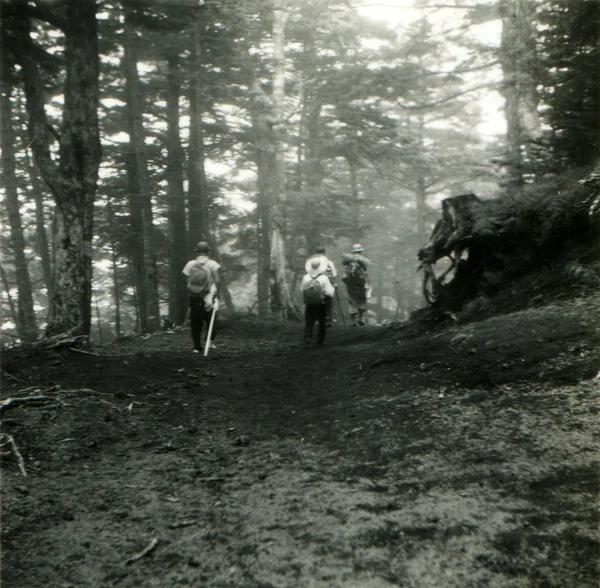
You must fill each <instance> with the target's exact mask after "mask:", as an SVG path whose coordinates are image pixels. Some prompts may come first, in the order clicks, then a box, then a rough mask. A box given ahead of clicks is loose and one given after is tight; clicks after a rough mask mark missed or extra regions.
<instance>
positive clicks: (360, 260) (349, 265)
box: [342, 243, 370, 327]
mask: <svg viewBox="0 0 600 588" xmlns="http://www.w3.org/2000/svg"><path fill="white" fill-rule="evenodd" d="M369 263H370V262H369V260H368V259H367V258H366V257H364V256H363V248H362V245H360V244H359V243H356V244H355V245H352V253H351V254H349V253H344V256H343V258H342V265H343V266H344V268H345V270H346V273H345V275H344V277H343V278H342V282H344V284H346V290H347V291H348V307H349V312H350V318H351V319H352V326H357V325H359V326H361V327H362V326H364V324H365V321H364V319H363V316H364V314H365V311H366V310H367V291H368V289H369V275H368V273H367V272H368V269H369Z"/></svg>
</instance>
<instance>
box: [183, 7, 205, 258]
mask: <svg viewBox="0 0 600 588" xmlns="http://www.w3.org/2000/svg"><path fill="white" fill-rule="evenodd" d="M200 28H201V21H200V20H199V18H198V20H196V21H195V23H194V31H193V32H194V37H193V43H192V48H191V63H192V71H193V72H194V75H193V77H192V83H191V84H190V90H189V93H190V139H189V149H188V182H189V188H188V229H189V235H188V241H189V243H188V254H190V255H191V254H192V252H193V251H194V247H195V245H196V243H197V242H198V241H207V240H208V230H209V220H208V208H209V206H208V191H207V185H206V169H205V160H206V154H205V147H204V131H203V128H202V114H203V110H204V105H203V88H202V83H203V76H202V71H203V65H202V60H201V55H202V47H201V43H200V34H201V30H200Z"/></svg>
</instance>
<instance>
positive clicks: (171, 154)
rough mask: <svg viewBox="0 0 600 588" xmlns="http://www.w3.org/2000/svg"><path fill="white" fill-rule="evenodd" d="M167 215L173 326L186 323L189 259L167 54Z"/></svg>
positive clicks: (175, 90)
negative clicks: (186, 267)
mask: <svg viewBox="0 0 600 588" xmlns="http://www.w3.org/2000/svg"><path fill="white" fill-rule="evenodd" d="M167 65H168V71H167V150H168V155H167V184H168V190H167V215H168V227H169V319H170V320H171V321H173V322H174V323H175V324H176V325H182V324H183V323H184V322H185V317H186V313H187V304H186V303H187V292H186V284H185V279H184V277H183V274H182V273H181V270H182V269H183V266H184V265H185V263H186V262H187V260H188V255H187V247H188V243H187V228H186V224H185V220H186V219H185V216H186V215H185V193H184V190H183V173H184V172H183V169H184V166H183V164H184V161H185V153H184V151H183V147H182V145H181V137H180V132H179V98H180V94H181V83H180V81H179V75H180V74H179V56H178V55H176V54H171V55H169V56H168V57H167Z"/></svg>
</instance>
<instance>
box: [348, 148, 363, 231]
mask: <svg viewBox="0 0 600 588" xmlns="http://www.w3.org/2000/svg"><path fill="white" fill-rule="evenodd" d="M346 160H347V161H348V166H349V168H350V202H351V203H352V204H351V214H352V217H351V221H350V222H351V231H352V235H353V237H352V239H353V240H354V241H360V240H361V239H362V227H361V224H360V200H359V198H358V196H359V194H358V165H357V163H356V160H355V159H354V157H352V156H350V157H348V158H347V159H346Z"/></svg>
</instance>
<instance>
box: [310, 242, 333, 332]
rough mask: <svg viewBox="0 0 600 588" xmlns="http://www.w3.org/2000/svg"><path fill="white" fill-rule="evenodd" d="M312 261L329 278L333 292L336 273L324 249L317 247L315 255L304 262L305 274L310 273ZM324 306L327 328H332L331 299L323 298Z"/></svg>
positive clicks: (320, 246)
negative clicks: (317, 263)
mask: <svg viewBox="0 0 600 588" xmlns="http://www.w3.org/2000/svg"><path fill="white" fill-rule="evenodd" d="M313 261H318V262H319V271H320V272H321V273H322V274H324V275H325V276H327V277H328V278H329V281H330V282H331V285H332V286H333V288H334V290H335V289H336V288H337V284H336V283H335V282H336V278H337V271H336V269H335V265H334V264H333V261H331V259H329V258H328V257H327V256H326V255H325V247H323V246H322V245H319V246H318V247H317V248H316V249H315V253H314V254H313V255H311V256H310V257H309V258H308V259H307V260H306V263H305V264H304V269H305V270H306V273H307V274H308V273H310V271H311V268H312V263H313ZM325 305H326V306H327V314H326V325H327V327H331V326H333V297H329V296H327V297H326V298H325Z"/></svg>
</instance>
